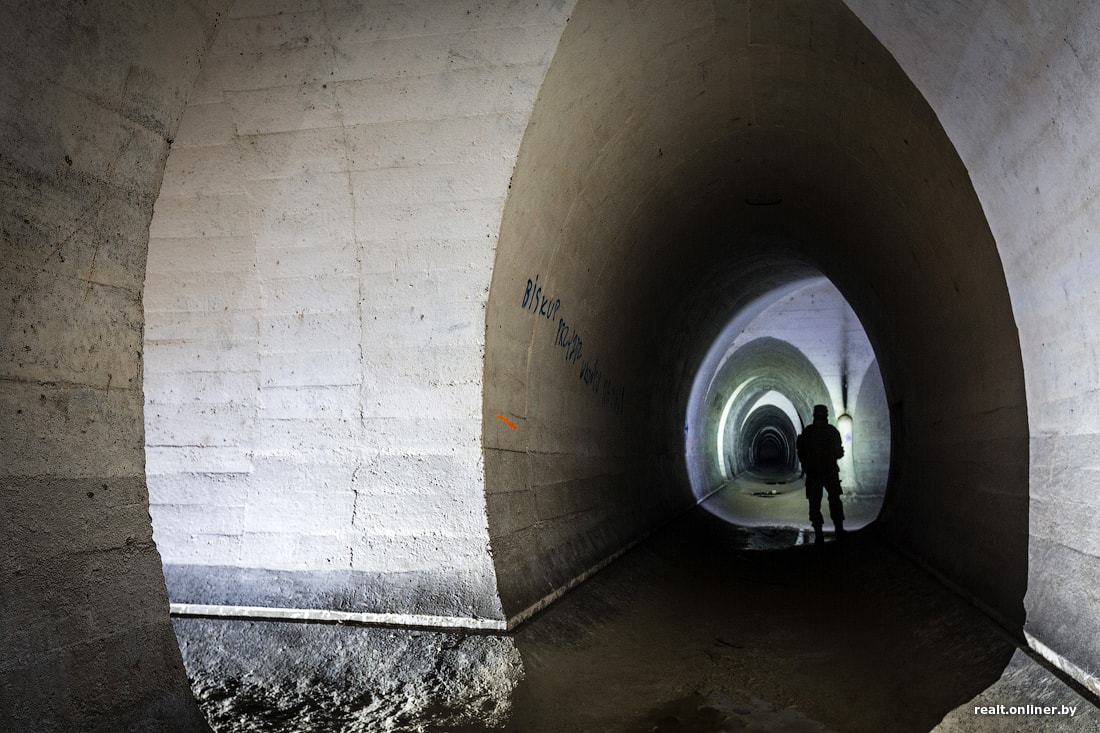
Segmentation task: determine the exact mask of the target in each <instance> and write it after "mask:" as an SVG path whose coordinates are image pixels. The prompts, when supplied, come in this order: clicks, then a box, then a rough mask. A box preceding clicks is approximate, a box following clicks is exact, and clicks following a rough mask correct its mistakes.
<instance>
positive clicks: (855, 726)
mask: <svg viewBox="0 0 1100 733" xmlns="http://www.w3.org/2000/svg"><path fill="white" fill-rule="evenodd" d="M797 538H798V532H797V531H796V530H792V529H778V528H773V529H766V528H758V529H755V530H744V529H738V528H736V527H733V526H731V525H729V524H727V523H725V522H723V521H721V520H719V519H717V518H715V517H714V516H713V515H711V514H710V513H708V512H706V511H705V510H703V509H701V508H700V509H696V510H694V511H693V512H691V513H690V514H688V515H686V516H685V517H683V518H682V519H681V520H678V521H677V522H675V523H673V524H672V525H670V526H669V527H667V528H666V529H664V530H662V531H661V532H660V533H658V534H657V535H655V536H654V537H653V538H652V539H651V540H649V541H647V542H645V543H643V544H642V545H640V546H638V547H637V548H635V549H634V550H632V551H630V552H629V553H627V554H626V555H625V556H623V557H622V558H620V559H619V560H617V561H616V562H615V563H613V564H612V565H610V566H609V567H607V568H606V569H605V570H603V571H601V572H600V573H599V574H597V575H596V576H594V577H593V578H592V579H590V580H589V581H587V582H586V583H585V584H583V585H581V586H580V587H579V588H578V589H576V590H575V591H573V592H572V593H570V594H569V595H567V596H566V597H565V598H563V599H562V600H561V601H560V602H558V603H557V604H555V605H553V606H551V607H550V608H548V609H547V610H545V611H543V612H542V613H540V614H539V615H537V616H535V617H534V618H533V619H532V620H531V621H529V622H528V623H526V624H524V625H523V626H522V627H520V628H519V629H517V630H515V631H514V632H511V633H509V634H508V635H506V636H484V635H475V636H461V635H452V634H441V633H435V632H421V631H410V630H398V629H364V628H355V627H348V626H320V627H318V626H309V625H299V624H283V623H267V622H263V623H258V622H249V621H239V620H237V621H233V620H205V621H198V620H192V619H187V620H177V622H176V629H177V633H179V635H180V640H181V646H182V649H183V652H184V658H185V661H186V664H187V668H188V672H189V674H190V676H191V678H192V683H193V685H194V687H195V690H196V695H197V697H198V698H199V700H200V703H201V704H202V706H203V710H204V711H205V712H206V714H207V715H208V716H209V717H210V720H211V722H212V724H213V725H214V727H215V729H216V730H218V731H238V730H240V731H244V730H248V731H253V730H255V731H260V730H288V729H293V730H296V731H303V732H307V731H308V732H311V733H312V732H317V733H320V732H321V731H328V730H345V729H346V730H380V731H394V732H396V731H404V732H407V733H413V732H416V733H427V732H429V731H436V732H441V731H448V733H476V732H482V731H493V730H495V731H505V732H506V733H719V732H720V731H726V732H727V733H731V732H732V731H740V730H745V731H761V732H764V731H768V732H771V731H774V732H776V733H780V732H788V733H789V732H792V731H795V732H797V731H806V732H810V731H814V732H824V731H836V732H837V733H840V732H844V733H863V732H866V733H882V732H883V731H890V732H891V733H925V732H926V731H928V730H930V729H932V728H933V727H934V726H935V725H936V724H937V723H939V722H940V721H941V720H943V719H944V717H945V716H948V720H951V719H952V718H955V717H959V716H960V715H961V713H962V712H964V711H965V710H966V709H967V706H968V705H970V704H978V702H980V701H984V700H988V701H991V702H1002V703H1006V704H1012V703H1013V702H1019V703H1023V702H1032V703H1034V704H1040V703H1042V702H1044V701H1051V702H1060V703H1067V702H1068V703H1070V704H1074V702H1073V701H1076V700H1077V698H1076V696H1075V694H1074V693H1072V690H1070V689H1069V688H1068V687H1067V686H1066V685H1065V684H1064V683H1061V682H1060V681H1059V680H1058V679H1056V678H1054V677H1052V676H1050V675H1049V674H1046V673H1045V672H1043V671H1042V670H1039V671H1040V672H1043V674H1044V675H1045V676H1040V677H1036V676H1035V675H1034V671H1035V667H1034V664H1033V663H1030V661H1029V660H1027V658H1026V657H1021V656H1020V655H1019V654H1016V655H1015V656H1014V653H1015V652H1016V646H1015V644H1014V642H1013V640H1012V639H1010V638H1009V636H1008V635H1007V634H1006V633H1005V632H1004V631H1003V630H1001V629H1000V628H999V627H997V626H996V625H995V624H993V623H992V622H991V621H990V620H989V619H988V617H986V616H984V615H983V614H982V613H980V612H979V611H978V610H977V609H975V608H974V607H973V606H971V605H969V604H968V603H967V602H966V601H964V600H963V599H961V598H960V597H959V596H957V595H954V594H953V593H951V592H949V591H947V590H946V589H945V588H944V587H943V586H942V585H940V584H939V583H938V582H937V581H936V580H934V579H933V578H932V577H930V576H929V575H928V574H926V573H925V572H924V571H922V570H920V569H919V568H917V567H916V566H915V565H913V564H912V563H910V562H909V561H908V560H906V559H904V558H903V557H902V556H901V555H899V554H897V553H895V552H894V551H893V550H891V549H890V548H889V547H888V546H887V545H885V544H884V543H883V542H881V540H880V539H879V538H877V537H876V536H875V534H874V533H873V531H872V530H870V529H868V530H863V531H861V532H857V533H855V534H853V536H852V537H851V538H850V540H849V541H848V542H843V543H837V542H833V541H832V539H831V538H830V539H829V541H828V542H827V543H826V545H825V546H824V547H812V546H810V547H807V546H792V545H793V544H794V542H796V541H797ZM1010 661H1011V664H1010ZM1006 665H1007V669H1006ZM1027 665H1030V668H1025V667H1027ZM1002 673H1004V674H1003V677H1002ZM975 696H977V697H975ZM968 701H969V702H968ZM1080 703H1081V705H1082V707H1081V708H1079V710H1080V711H1081V712H1080V714H1079V717H1078V720H1093V719H1094V717H1089V716H1095V715H1096V714H1097V713H1096V710H1095V709H1094V708H1089V710H1088V711H1086V710H1085V707H1086V706H1088V705H1089V703H1087V702H1086V701H1083V700H1082V701H1080ZM953 710H954V711H955V712H952V711H953ZM1002 722H1004V721H1003V720H1002ZM341 726H344V727H341ZM944 730H955V729H953V728H945V729H944ZM959 730H970V729H968V728H960V729H959ZM979 730H992V729H989V728H982V729H979ZM996 730H1009V729H996ZM1067 730H1069V729H1068V728H1067Z"/></svg>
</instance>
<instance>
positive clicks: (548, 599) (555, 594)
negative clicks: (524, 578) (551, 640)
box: [508, 525, 664, 631]
mask: <svg viewBox="0 0 1100 733" xmlns="http://www.w3.org/2000/svg"><path fill="white" fill-rule="evenodd" d="M662 526H664V525H662ZM654 531H656V530H654ZM650 534H652V533H649V534H646V535H645V536H644V537H642V538H641V539H637V540H634V541H633V542H631V543H629V544H627V545H625V546H623V547H620V548H619V549H618V550H616V551H615V552H614V553H612V554H611V555H608V556H607V557H606V558H604V559H603V560H601V561H600V562H598V563H596V564H595V565H593V566H592V567H590V568H588V570H585V571H584V572H583V573H581V574H580V575H577V576H575V577H574V578H573V579H572V580H570V581H569V582H568V583H566V584H565V585H563V586H561V587H560V588H558V589H557V590H555V591H552V592H550V593H548V594H546V595H545V596H543V597H542V598H540V599H538V600H537V601H535V602H534V603H532V604H531V605H530V606H528V607H527V608H525V609H523V610H522V611H520V612H519V613H517V614H516V615H515V616H512V617H511V618H509V619H508V630H509V631H511V630H512V629H514V628H516V627H517V626H519V625H520V624H522V623H523V622H524V621H527V620H528V619H530V618H531V617H532V616H534V615H535V614H536V613H538V612H539V611H541V610H542V609H544V608H546V607H547V606H549V605H550V604H551V603H553V602H554V601H556V600H558V599H560V598H561V597H562V596H564V595H565V594H566V593H568V592H569V591H571V590H573V589H574V588H576V587H577V586H578V585H580V584H581V583H583V582H584V581H586V580H588V579H589V578H591V577H592V576H593V575H595V574H596V573H598V572H600V571H601V570H603V569H604V568H606V567H607V566H608V565H610V564H611V563H613V562H615V561H616V560H618V559H619V558H620V557H622V556H623V555H625V554H626V553H627V552H629V551H630V550H632V549H634V548H635V547H636V546H637V545H638V544H639V543H640V542H643V541H644V540H646V539H647V538H648V537H649V536H650Z"/></svg>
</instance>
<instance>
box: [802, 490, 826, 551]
mask: <svg viewBox="0 0 1100 733" xmlns="http://www.w3.org/2000/svg"><path fill="white" fill-rule="evenodd" d="M824 485H825V484H824V481H822V480H821V477H820V476H816V475H814V474H810V473H808V474H806V501H808V502H809V504H810V524H812V525H813V527H814V542H815V543H816V544H819V545H820V544H821V543H822V542H824V541H825V537H824V535H822V533H821V525H823V524H824V523H825V517H823V516H822V515H821V492H822V489H823V488H824Z"/></svg>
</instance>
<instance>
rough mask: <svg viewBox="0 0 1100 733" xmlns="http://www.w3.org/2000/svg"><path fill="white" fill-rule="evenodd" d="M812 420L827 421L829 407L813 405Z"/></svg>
mask: <svg viewBox="0 0 1100 733" xmlns="http://www.w3.org/2000/svg"><path fill="white" fill-rule="evenodd" d="M814 422H829V408H828V407H826V406H825V405H814Z"/></svg>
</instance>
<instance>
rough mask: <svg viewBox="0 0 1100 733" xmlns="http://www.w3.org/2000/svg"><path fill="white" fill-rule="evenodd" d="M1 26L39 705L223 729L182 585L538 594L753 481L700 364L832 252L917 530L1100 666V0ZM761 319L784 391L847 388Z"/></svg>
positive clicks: (887, 522) (194, 8) (112, 11)
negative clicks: (183, 612)
mask: <svg viewBox="0 0 1100 733" xmlns="http://www.w3.org/2000/svg"><path fill="white" fill-rule="evenodd" d="M0 19H2V20H3V31H2V34H3V38H4V51H3V52H2V59H3V60H2V64H3V70H4V74H3V77H2V79H3V80H2V81H0V85H2V88H3V91H4V94H3V103H2V104H0V122H2V124H0V140H2V142H0V152H2V157H0V165H2V166H3V175H4V177H3V180H4V183H3V186H4V191H5V201H4V205H3V212H2V216H3V247H4V259H3V262H2V267H3V272H4V278H3V283H4V291H5V298H4V300H3V303H4V305H3V307H4V312H5V318H4V328H5V331H4V339H3V342H2V345H3V348H4V353H5V361H4V364H5V367H4V369H5V371H4V379H3V380H2V382H0V390H2V394H3V404H4V409H5V418H6V419H5V421H4V422H3V423H2V427H0V431H2V435H3V442H2V445H3V447H2V449H0V450H2V451H3V479H2V482H3V483H2V485H3V518H2V520H0V521H2V525H0V526H2V527H3V533H4V537H5V548H4V550H3V554H2V557H3V575H4V578H3V579H4V583H3V589H4V590H3V592H2V594H0V598H2V607H0V610H2V611H3V613H4V616H5V618H6V623H5V625H4V627H3V630H2V631H0V644H2V647H3V649H4V651H5V654H4V660H3V661H2V662H0V666H2V668H3V673H2V674H3V678H4V685H3V688H2V691H0V711H2V712H0V727H3V728H4V729H5V730H7V729H10V730H104V731H106V730H119V729H123V728H130V729H135V730H202V729H203V728H204V726H205V723H204V722H203V720H202V717H201V715H200V714H199V712H198V709H197V708H196V706H195V703H194V699H193V697H192V694H191V691H190V690H189V688H188V682H187V679H186V677H185V675H184V673H183V670H182V667H181V663H180V652H179V649H178V647H177V645H176V640H175V637H174V634H173V630H172V625H171V622H170V617H169V600H171V602H172V603H174V604H178V605H176V606H175V608H176V609H177V610H180V609H186V608H191V609H192V610H193V609H195V608H200V607H201V608H202V609H205V612H208V613H215V614H217V613H223V614H229V615H232V614H233V613H252V614H256V613H260V612H264V613H269V614H272V615H276V616H277V615H279V614H280V613H282V614H283V616H285V617H301V616H303V615H304V616H310V615H311V614H312V616H313V617H314V618H318V619H320V618H326V619H340V620H355V621H364V622H372V621H374V622H378V621H381V622H384V623H390V624H392V623H397V624H402V623H405V624H414V625H418V626H429V627H439V628H466V629H471V628H472V629H480V630H495V631H504V630H507V629H509V628H514V627H515V626H516V625H517V624H519V623H521V622H522V621H524V620H525V619H528V618H530V617H531V616H532V615H533V614H534V613H536V612H537V611H538V610H540V609H542V608H544V607H546V606H547V605H548V604H550V603H551V602H553V601H554V600H555V599H557V598H559V597H561V596H562V594H564V593H565V592H566V591H568V590H569V589H570V588H573V587H574V586H575V585H576V584H577V583H578V582H580V581H581V580H583V579H584V578H586V577H588V576H590V575H591V574H592V573H593V572H594V571H595V570H596V569H599V568H600V567H603V566H605V565H606V564H607V563H608V562H609V561H610V559H612V558H614V557H617V556H618V555H619V554H620V553H622V552H623V551H624V550H625V549H626V548H629V547H631V546H632V545H634V544H635V543H637V542H639V541H640V540H642V539H643V538H644V537H646V536H647V535H649V533H651V532H653V531H654V530H655V529H656V528H658V527H660V526H662V525H663V524H664V523H666V522H668V521H669V520H670V519H671V518H672V517H674V516H676V515H677V514H679V513H681V512H683V511H684V510H686V509H688V508H690V507H691V506H693V505H694V504H695V503H696V502H697V501H698V499H699V495H698V494H699V490H698V489H697V488H693V481H701V482H702V484H704V485H706V486H708V487H711V486H712V484H714V482H716V481H719V480H720V479H721V476H720V469H719V466H718V464H716V463H715V462H714V461H710V462H705V461H704V463H702V464H698V463H697V458H698V457H699V456H698V455H696V454H695V453H693V449H692V447H691V446H692V443H690V441H691V440H692V439H693V436H694V435H695V434H696V433H703V434H706V433H707V431H708V430H711V429H713V428H714V425H711V424H709V423H708V421H710V422H711V423H713V422H714V420H713V411H710V410H705V409H697V408H699V407H700V405H699V404H697V403H696V402H695V401H693V394H692V390H693V385H694V384H695V380H696V377H697V375H698V374H699V372H700V369H701V367H702V365H703V364H704V363H705V362H706V361H707V358H708V354H710V353H711V352H712V350H713V349H714V348H715V345H716V343H718V344H720V343H721V341H722V338H723V334H727V333H728V332H729V329H731V328H732V329H733V330H734V331H738V330H739V328H738V325H739V324H743V323H748V321H749V320H750V319H751V317H752V316H753V315H755V314H757V313H758V312H759V311H760V309H761V308H762V305H761V304H762V303H764V302H774V299H775V298H776V297H777V294H779V293H787V292H790V291H791V290H792V288H795V287H796V286H798V285H799V284H800V283H804V282H806V281H807V280H808V279H811V278H820V277H821V276H824V277H825V278H827V279H828V281H830V282H831V283H832V285H834V286H835V288H836V289H837V290H838V291H839V293H840V294H842V296H843V299H844V300H845V301H846V302H847V304H849V305H850V307H851V309H852V312H853V313H854V314H855V316H856V317H857V319H858V321H859V324H860V325H861V326H862V329H863V330H864V331H865V332H866V338H867V342H868V343H869V345H870V347H871V349H872V352H873V359H868V360H866V362H865V363H864V364H863V366H862V367H861V369H862V373H861V374H859V375H857V376H859V377H860V380H861V381H860V384H869V383H871V381H873V380H872V379H871V378H870V377H867V376H864V374H875V373H880V374H881V383H882V386H883V391H882V394H881V396H874V395H871V396H868V397H867V398H866V400H865V402H866V403H867V404H872V405H876V407H875V408H874V410H872V412H874V414H875V415H877V416H878V417H876V418H875V421H876V425H877V428H875V430H877V432H878V433H879V434H880V437H879V440H882V437H881V434H882V433H884V432H886V425H885V422H887V419H886V418H883V417H882V416H883V415H888V422H889V432H888V436H887V440H888V443H889V456H890V457H889V485H888V489H887V492H886V495H885V503H884V505H883V511H882V515H881V518H880V520H879V529H880V531H881V533H882V535H883V536H884V537H886V538H887V539H888V540H889V541H890V542H891V543H892V544H894V545H895V546H897V547H899V548H901V549H903V550H904V551H905V552H906V553H907V554H909V555H911V556H912V557H914V558H916V559H917V560H918V561H919V562H920V563H921V564H922V565H924V566H925V567H927V568H928V569H929V570H931V571H932V572H933V573H934V574H936V575H937V576H938V577H939V578H940V579H942V580H943V581H944V582H946V583H947V584H948V585H950V586H951V587H953V588H954V589H956V590H957V591H958V592H959V593H961V594H962V595H963V596H965V597H966V598H967V599H969V600H970V601H971V602H973V603H975V604H976V605H978V606H979V607H980V608H982V609H983V610H984V611H985V612H986V613H987V614H988V615H989V616H991V617H992V618H994V619H996V621H997V622H998V623H999V624H1001V625H1002V626H1004V627H1005V628H1007V629H1008V630H1009V631H1010V633H1012V634H1015V635H1017V636H1018V637H1019V638H1020V640H1021V643H1026V645H1027V646H1028V647H1030V649H1031V650H1032V651H1033V652H1034V653H1035V654H1036V655H1037V656H1039V657H1042V658H1045V659H1047V660H1049V662H1050V663H1051V664H1053V665H1055V666H1056V667H1058V668H1059V669H1060V670H1061V671H1062V673H1063V674H1064V675H1065V678H1066V679H1067V680H1075V681H1076V682H1077V683H1079V684H1080V685H1082V686H1083V687H1084V688H1085V689H1087V690H1089V691H1091V693H1093V694H1097V693H1100V683H1098V682H1097V675H1098V672H1097V670H1098V669H1100V642H1098V641H1097V640H1098V639H1100V635H1098V634H1097V620H1098V619H1100V605H1098V600H1097V587H1100V585H1098V575H1100V549H1098V547H1097V545H1096V539H1095V533H1094V532H1092V531H1091V528H1092V526H1093V524H1094V522H1093V521H1092V520H1093V518H1095V515H1096V512H1097V507H1098V506H1100V502H1098V501H1097V499H1096V498H1095V497H1094V496H1092V495H1091V492H1090V491H1089V488H1090V487H1091V486H1092V484H1093V483H1094V481H1095V480H1094V473H1095V470H1094V463H1095V460H1094V457H1093V453H1094V451H1093V446H1094V443H1095V435H1096V432H1097V430H1096V428H1097V420H1098V418H1097V415H1098V414H1100V413H1098V412H1097V409H1096V406H1095V405H1094V404H1093V403H1094V395H1095V394H1097V389H1096V387H1097V384H1098V382H1100V377H1098V376H1097V374H1096V370H1095V364H1094V362H1095V352H1096V348H1097V344H1098V343H1100V334H1098V333H1097V327H1096V325H1095V323H1094V320H1095V319H1091V318H1090V315H1089V313H1090V309H1091V307H1092V306H1093V305H1094V301H1095V297H1096V296H1095V292H1094V291H1095V282H1096V279H1097V272H1096V268H1097V264H1098V263H1100V258H1097V256H1096V255H1095V253H1094V252H1093V251H1092V249H1091V247H1090V245H1091V244H1092V239H1093V238H1094V237H1095V234H1094V233H1093V230H1094V228H1095V225H1096V224H1097V219H1098V218H1100V212H1098V210H1097V208H1096V206H1095V202H1094V192H1095V189H1096V186H1097V185H1100V180H1098V178H1097V173H1096V171H1095V170H1094V167H1093V166H1091V165H1090V159H1091V156H1092V154H1093V153H1094V152H1095V139H1094V136H1093V135H1092V134H1090V133H1091V130H1092V128H1093V126H1094V123H1095V120H1096V119H1097V115H1098V114H1100V94H1098V93H1097V92H1098V87H1097V85H1096V82H1095V79H1096V78H1100V77H1098V76H1097V71H1098V70H1100V69H1098V68H1097V67H1098V65H1100V56H1098V55H1097V53H1096V48H1097V42H1098V40H1100V31H1098V30H1097V29H1098V28H1100V10H1098V9H1096V8H1094V7H1092V6H1090V5H1088V4H1061V5H1057V6H1054V7H1052V6H1051V5H1050V4H1047V3H1037V2H1026V1H1024V0H1017V1H1014V0H1000V1H993V0H990V1H988V2H982V3H974V4H971V5H969V6H964V5H961V4H949V3H935V2H929V3H923V4H919V5H908V6H904V7H903V6H899V5H896V4H883V3H874V2H864V1H863V0H848V1H847V2H840V1H839V0H836V1H832V0H830V1H829V2H802V1H799V0H749V1H746V2H717V1H714V2H711V1H705V2H704V1H700V2H691V3H682V2H671V1H669V2H655V3H649V4H636V3H625V2H623V3H620V2H602V1H600V2H598V1H597V0H579V1H578V2H576V3H570V2H566V3H557V2H555V3H549V4H542V3H540V4H522V5H517V4H513V3H508V2H488V3H480V4H475V3H453V4H447V5H446V6H445V7H441V6H438V5H436V4H431V3H413V4H410V5H401V6H397V5H390V4H383V3H374V2H370V1H368V2H363V3H355V2H343V1H340V2H337V1H335V0H320V1H319V2H307V1H306V0H302V2H300V3H299V2H285V3H279V4H278V7H277V8H274V7H272V6H269V5H267V4H266V3H261V2H251V1H250V0H238V1H237V2H236V3H229V2H211V3H205V4H196V3H192V2H165V3H158V4H157V5H156V7H155V8H152V7H150V8H145V7H138V6H134V5H131V4H110V3H106V4H99V5H94V4H93V5H91V6H88V5H80V6H75V5H71V4H68V3H62V2H36V3H30V2H22V1H18V2H11V3H7V4H6V5H5V6H4V7H3V8H2V9H0ZM169 150H171V155H169ZM154 203H155V213H154ZM147 257H148V271H147V268H146V260H147ZM754 344H755V346H752V345H750V346H752V348H756V349H758V350H761V353H764V354H767V358H765V359H764V360H763V362H761V361H760V360H759V359H755V360H754V358H753V357H752V356H751V355H752V353H753V352H752V348H750V349H749V350H748V351H746V352H743V353H742V357H745V354H748V355H749V356H748V357H745V358H746V359H747V363H748V362H751V363H753V364H757V363H761V364H765V365H764V366H761V367H760V368H759V369H757V368H755V367H754V368H753V369H752V370H751V371H753V372H754V374H753V375H752V377H753V378H755V379H758V380H759V384H758V385H757V386H756V387H754V389H758V390H759V394H761V395H762V394H765V393H766V392H767V391H768V390H771V389H773V388H780V389H781V390H782V391H783V393H784V394H785V395H786V398H787V399H788V400H789V401H790V402H791V405H792V408H793V409H794V410H795V411H796V412H797V413H798V414H799V415H805V414H806V413H805V410H806V409H807V405H809V406H812V404H814V403H815V402H818V401H826V402H827V403H829V404H831V406H832V407H833V408H834V409H836V408H838V407H840V405H838V404H837V402H838V401H837V398H836V396H835V395H836V388H835V385H834V384H832V383H826V382H828V381H829V380H831V379H832V376H829V377H828V379H824V380H822V383H821V384H817V383H816V382H815V381H814V379H812V378H810V377H806V378H799V379H798V380H794V381H793V382H792V380H791V379H790V378H789V377H784V376H783V375H785V374H786V375H789V374H791V373H793V372H792V370H793V371H798V370H800V369H801V368H802V367H801V366H800V365H801V362H800V361H799V355H798V353H797V349H794V350H792V349H791V348H789V347H788V346H784V345H783V344H779V345H774V344H773V345H771V346H769V344H768V342H766V341H760V342H754ZM731 361H732V362H733V364H734V365H736V363H737V362H736V358H731ZM769 369H770V370H772V372H769V371H768V370H769ZM799 373H802V372H799ZM807 373H808V372H807ZM868 394H870V393H868ZM851 399H852V401H857V400H858V401H864V398H863V396H862V390H861V393H860V396H858V397H857V396H855V395H852V396H851ZM753 404H755V400H754V401H753ZM742 407H744V408H745V409H750V408H751V407H752V405H751V404H747V403H746V404H745V405H743V406H742ZM693 410H694V411H695V412H694V413H693ZM776 411H777V412H779V413H782V412H783V411H782V410H778V408H777V410H776ZM768 415H770V417H768ZM768 415H765V420H764V422H766V423H767V424H769V425H773V426H774V425H777V424H780V423H781V422H782V421H781V419H780V418H779V417H778V415H777V414H776V412H770V413H768ZM745 417H746V418H748V417H750V416H749V415H748V414H746V415H745ZM788 419H789V418H788ZM791 424H792V427H793V428H794V429H797V428H799V427H800V426H799V425H797V424H795V423H794V422H793V421H791ZM708 425H709V427H708ZM778 434H781V435H782V436H783V438H782V440H786V441H788V442H789V439H790V433H789V431H785V430H781V431H779V433H778ZM685 436H686V437H685ZM782 440H781V441H780V442H782ZM713 444H714V445H715V446H716V445H717V443H716V441H715V442H713ZM708 450H709V449H708ZM715 450H717V447H716V448H715ZM875 455H878V456H880V457H881V455H884V453H883V452H882V450H880V451H879V452H878V453H876V454H875ZM857 460H858V459H857ZM867 463H868V465H871V464H873V463H875V460H873V459H868V461H867ZM879 463H881V461H879ZM696 465H704V466H705V467H709V468H706V469H705V470H704V471H699V470H696V469H695V468H693V466H696ZM879 470H881V471H882V472H883V473H884V472H885V467H882V466H880V467H879ZM707 471H710V472H711V473H710V474H707V473H706V472H707ZM147 485H148V490H147ZM150 511H151V512H152V521H150V516H149V515H150ZM154 527H155V528H156V529H155V538H156V543H155V544H154V542H153V538H154ZM162 559H163V565H162Z"/></svg>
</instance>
